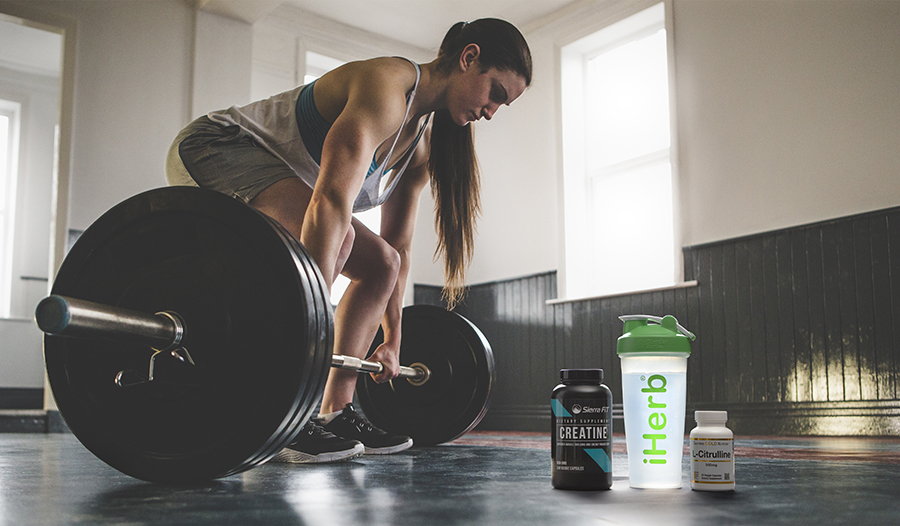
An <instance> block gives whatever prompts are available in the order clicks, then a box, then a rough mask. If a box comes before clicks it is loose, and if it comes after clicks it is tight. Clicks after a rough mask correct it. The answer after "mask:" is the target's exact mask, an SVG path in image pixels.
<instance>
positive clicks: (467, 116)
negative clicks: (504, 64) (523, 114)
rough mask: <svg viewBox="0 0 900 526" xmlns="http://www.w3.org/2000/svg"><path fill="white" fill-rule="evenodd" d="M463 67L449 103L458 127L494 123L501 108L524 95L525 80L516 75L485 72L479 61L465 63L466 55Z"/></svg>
mask: <svg viewBox="0 0 900 526" xmlns="http://www.w3.org/2000/svg"><path fill="white" fill-rule="evenodd" d="M475 48H476V49H477V46H475ZM460 63H461V68H463V72H462V75H461V76H460V77H459V79H458V85H457V89H456V90H455V91H454V96H452V97H451V99H450V101H449V103H448V110H449V111H450V116H451V117H452V118H453V122H455V123H456V124H457V125H458V126H465V125H466V124H468V123H470V122H474V121H477V120H479V119H481V118H482V117H484V118H485V119H487V120H491V118H492V117H493V116H494V113H496V112H497V109H499V108H500V106H502V105H507V106H508V105H509V104H511V103H512V102H513V101H514V100H516V99H517V98H519V96H520V95H521V94H522V93H523V92H524V91H525V79H524V78H523V77H522V76H521V75H519V74H517V73H515V72H513V71H500V70H498V69H496V68H491V69H488V70H487V71H482V68H481V66H480V65H479V63H478V60H477V57H472V60H469V61H466V54H465V52H464V53H463V56H462V59H461V61H460Z"/></svg>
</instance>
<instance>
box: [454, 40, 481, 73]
mask: <svg viewBox="0 0 900 526" xmlns="http://www.w3.org/2000/svg"><path fill="white" fill-rule="evenodd" d="M480 54H481V48H480V47H478V44H469V45H468V46H466V47H464V48H463V50H462V52H461V53H460V54H459V68H460V70H462V71H463V72H465V71H466V70H467V69H469V68H470V67H472V64H474V63H475V62H476V61H477V60H478V55H480Z"/></svg>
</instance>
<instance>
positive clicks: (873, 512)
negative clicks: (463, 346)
mask: <svg viewBox="0 0 900 526" xmlns="http://www.w3.org/2000/svg"><path fill="white" fill-rule="evenodd" d="M613 451H614V454H613V470H614V484H613V489H612V490H611V491H606V492H569V491H560V490H554V489H552V487H551V485H550V469H549V468H550V462H549V456H550V455H549V437H547V436H545V435H543V434H540V433H532V434H503V433H473V434H470V435H467V436H466V437H463V438H462V439H459V440H458V441H456V442H454V443H452V444H448V445H444V446H439V447H433V448H421V449H413V450H410V451H407V452H404V453H401V454H397V455H390V456H384V457H363V458H362V459H359V460H356V461H352V462H346V463H340V464H328V465H318V466H298V465H286V464H272V463H270V464H267V465H264V466H261V467H259V468H256V469H254V470H251V471H248V472H246V473H243V474H241V475H238V476H234V477H230V478H227V479H223V480H218V481H213V482H210V483H208V484H203V485H197V486H186V487H173V486H161V485H156V484H149V483H144V482H141V481H138V480H135V479H132V478H129V477H128V476H126V475H123V474H121V473H119V472H117V471H115V470H113V469H112V468H109V467H107V466H106V465H105V464H103V463H102V462H101V461H100V460H98V459H96V458H95V457H94V456H93V455H91V454H90V453H89V452H88V451H86V450H85V449H84V448H83V447H82V446H81V445H80V444H79V443H78V441H77V440H76V439H75V438H74V437H73V436H72V435H70V434H50V435H44V434H0V525H2V526H6V525H17V526H18V525H32V524H34V525H57V524H129V525H131V524H167V525H174V524H189V525H193V524H197V525H201V524H202V525H205V524H209V525H225V524H242V525H243V524H267V525H269V524H272V525H277V524H285V525H312V524H316V525H343V524H349V525H356V524H360V525H382V524H384V525H393V524H396V525H405V524H410V525H432V524H433V525H457V524H460V525H462V524H490V525H492V526H493V525H506V524H515V525H522V524H540V525H549V524H566V525H567V526H571V525H582V524H598V525H599V524H633V525H641V524H657V525H658V524H666V525H679V524H684V525H688V524H690V525H692V526H694V525H704V524H709V525H712V524H715V525H722V524H753V525H768V524H792V525H793V524H816V525H826V524H867V525H872V524H876V525H877V524H896V521H897V517H898V516H900V485H898V484H897V481H898V480H900V439H898V438H889V439H865V438H840V439H828V438H802V439H801V438H794V439H785V438H778V439H774V438H767V439H738V440H737V441H736V456H737V468H736V475H737V477H736V478H737V491H735V492H733V493H718V494H717V493H703V492H695V491H691V490H690V489H689V482H688V478H687V467H688V463H687V459H686V458H685V462H684V464H683V468H684V470H683V473H684V477H685V478H684V479H683V480H684V481H685V487H683V488H682V489H680V490H657V491H648V490H635V489H631V488H629V487H628V478H627V470H628V467H627V457H626V454H625V453H624V439H623V437H621V436H617V437H616V438H615V442H614V448H613Z"/></svg>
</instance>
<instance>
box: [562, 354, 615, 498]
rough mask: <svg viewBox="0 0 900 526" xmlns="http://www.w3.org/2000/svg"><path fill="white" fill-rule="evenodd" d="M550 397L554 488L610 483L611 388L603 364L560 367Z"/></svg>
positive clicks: (604, 486) (589, 487)
mask: <svg viewBox="0 0 900 526" xmlns="http://www.w3.org/2000/svg"><path fill="white" fill-rule="evenodd" d="M559 376H560V378H561V379H562V383H561V384H559V385H557V386H556V387H555V388H554V389H553V395H552V397H551V399H550V409H551V412H550V429H551V432H552V433H553V436H552V439H551V446H550V447H551V451H552V453H551V454H552V469H551V474H552V481H553V487H554V488H558V489H574V490H603V489H609V488H610V487H611V486H612V448H611V445H612V426H611V425H610V424H611V417H612V392H611V391H610V390H609V388H608V387H606V386H605V385H603V383H602V382H603V369H562V370H561V371H560V372H559Z"/></svg>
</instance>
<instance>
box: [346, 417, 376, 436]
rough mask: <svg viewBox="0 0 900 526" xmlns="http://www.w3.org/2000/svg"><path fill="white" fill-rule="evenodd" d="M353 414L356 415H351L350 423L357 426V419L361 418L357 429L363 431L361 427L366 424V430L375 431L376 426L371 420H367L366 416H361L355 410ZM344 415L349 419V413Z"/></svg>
mask: <svg viewBox="0 0 900 526" xmlns="http://www.w3.org/2000/svg"><path fill="white" fill-rule="evenodd" d="M353 415H354V416H352V417H349V420H350V424H351V425H354V426H355V425H356V421H357V420H359V426H357V429H359V430H360V431H362V429H361V427H363V426H365V428H366V431H373V430H374V429H375V426H373V425H372V424H371V422H369V421H368V420H366V419H365V418H363V417H362V416H360V415H359V414H358V413H355V412H354V413H353ZM342 417H343V419H344V420H347V419H348V416H347V415H342Z"/></svg>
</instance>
